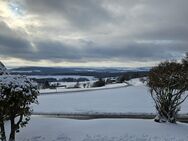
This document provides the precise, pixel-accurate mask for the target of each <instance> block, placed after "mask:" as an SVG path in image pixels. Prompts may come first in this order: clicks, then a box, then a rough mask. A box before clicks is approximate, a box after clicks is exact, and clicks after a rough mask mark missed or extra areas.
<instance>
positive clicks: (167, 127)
mask: <svg viewBox="0 0 188 141" xmlns="http://www.w3.org/2000/svg"><path fill="white" fill-rule="evenodd" d="M187 132H188V124H183V123H178V124H170V123H155V122H154V121H153V120H135V119H134V120H133V119H100V120H99V119H98V120H72V119H58V118H41V117H32V118H31V121H30V122H29V124H28V125H27V127H25V128H23V129H21V131H20V133H18V134H17V136H16V139H17V141H187V140H188V134H187Z"/></svg>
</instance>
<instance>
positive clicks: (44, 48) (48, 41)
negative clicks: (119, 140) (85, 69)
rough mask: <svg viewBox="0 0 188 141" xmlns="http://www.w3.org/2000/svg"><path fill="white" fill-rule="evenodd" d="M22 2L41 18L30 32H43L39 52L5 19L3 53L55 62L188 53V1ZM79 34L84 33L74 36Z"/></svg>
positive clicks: (0, 39) (0, 47) (169, 56)
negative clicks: (64, 22) (38, 24)
mask: <svg viewBox="0 0 188 141" xmlns="http://www.w3.org/2000/svg"><path fill="white" fill-rule="evenodd" d="M18 2H19V3H20V4H21V5H23V7H24V8H25V11H26V15H27V16H33V17H35V18H37V20H38V21H39V22H41V25H40V26H38V27H34V26H33V27H32V28H33V29H32V31H30V32H33V33H35V31H37V32H38V31H39V32H40V33H42V34H41V35H38V36H40V37H39V38H38V37H37V36H36V37H34V38H33V40H32V41H33V43H34V44H35V46H36V50H33V49H32V47H31V42H30V40H28V37H27V36H23V35H20V34H19V33H18V31H13V30H12V29H10V28H9V27H8V26H6V25H3V24H2V23H1V24H0V29H1V31H3V32H1V33H0V54H1V55H2V54H3V55H5V56H13V57H17V58H22V59H27V60H33V61H38V60H51V61H55V62H61V61H74V62H83V61H88V62H89V61H96V60H97V61H100V60H110V61H113V60H118V61H126V60H129V61H131V60H132V61H153V60H155V61H156V60H165V59H173V58H174V59H176V58H178V57H181V56H182V55H183V54H184V53H185V52H188V47H187V46H188V42H187V37H188V14H187V13H188V9H187V5H188V1H187V0H181V1H177V0H166V1H164V0H137V1H136V0H116V1H114V0H103V1H101V0H21V1H18ZM64 20H66V24H63V21H64ZM48 23H49V24H48ZM51 23H52V24H51ZM74 33H76V35H78V37H77V36H76V35H75V38H76V39H75V38H74V37H72V38H73V39H71V35H72V34H74ZM15 35H16V36H15ZM33 35H34V36H35V34H33ZM45 35H46V36H45ZM61 35H62V36H63V37H65V38H66V37H67V38H70V39H67V40H71V44H70V42H67V40H66V39H64V38H62V40H61V38H59V36H61ZM69 35H70V36H69ZM57 38H58V40H57ZM77 38H78V39H77Z"/></svg>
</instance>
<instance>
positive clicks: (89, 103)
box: [33, 85, 188, 114]
mask: <svg viewBox="0 0 188 141" xmlns="http://www.w3.org/2000/svg"><path fill="white" fill-rule="evenodd" d="M38 99H39V105H33V108H34V112H37V113H84V114H86V113H90V114H94V113H116V114H119V113H155V107H154V103H153V100H152V99H151V96H150V94H149V91H148V88H147V87H146V86H144V85H139V86H129V87H123V88H117V89H105V90H97V91H85V92H76V93H75V92H72V93H67V94H50V95H41V96H39V98H38ZM187 107H188V100H186V101H185V102H184V103H183V105H182V109H181V112H180V113H188V108H187Z"/></svg>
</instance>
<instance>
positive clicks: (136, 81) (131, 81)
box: [127, 78, 145, 86]
mask: <svg viewBox="0 0 188 141" xmlns="http://www.w3.org/2000/svg"><path fill="white" fill-rule="evenodd" d="M127 82H128V83H129V84H131V85H133V86H143V85H145V84H144V83H143V82H141V81H140V78H135V79H131V80H129V81H127Z"/></svg>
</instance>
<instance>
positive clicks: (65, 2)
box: [25, 0, 111, 29]
mask: <svg viewBox="0 0 188 141" xmlns="http://www.w3.org/2000/svg"><path fill="white" fill-rule="evenodd" d="M100 3H101V2H100V1H99V0H76V1H75V0H61V1H59V0H53V1H52V0H40V1H39V0H32V1H31V0H25V7H26V8H27V10H29V12H31V13H33V12H34V13H35V12H36V13H35V14H41V15H43V16H47V17H48V16H49V17H54V18H57V19H56V20H58V19H59V20H61V18H62V19H67V20H68V21H69V23H70V24H71V25H73V26H76V27H78V28H82V29H88V28H93V27H94V26H97V25H100V24H102V23H106V22H107V21H110V19H111V16H110V14H109V13H108V12H107V11H106V10H105V9H104V8H103V7H102V6H101V5H100ZM53 20H54V19H53Z"/></svg>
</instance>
